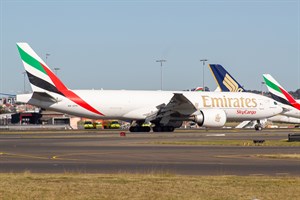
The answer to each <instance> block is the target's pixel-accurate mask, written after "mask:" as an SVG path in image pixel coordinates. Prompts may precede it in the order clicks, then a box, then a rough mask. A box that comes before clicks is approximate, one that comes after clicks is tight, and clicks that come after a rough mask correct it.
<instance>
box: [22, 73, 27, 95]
mask: <svg viewBox="0 0 300 200" xmlns="http://www.w3.org/2000/svg"><path fill="white" fill-rule="evenodd" d="M22 74H23V77H24V83H23V92H24V94H25V90H26V88H25V79H26V72H22Z"/></svg>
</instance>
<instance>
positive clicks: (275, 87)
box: [263, 74, 300, 110]
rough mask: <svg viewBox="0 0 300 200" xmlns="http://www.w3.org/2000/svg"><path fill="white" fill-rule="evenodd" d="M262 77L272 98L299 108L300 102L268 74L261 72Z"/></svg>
mask: <svg viewBox="0 0 300 200" xmlns="http://www.w3.org/2000/svg"><path fill="white" fill-rule="evenodd" d="M263 77H264V80H265V83H266V85H267V88H268V90H269V92H270V93H271V95H272V98H273V99H275V100H276V101H278V102H280V103H283V104H286V105H289V106H293V107H295V108H296V109H298V110H300V104H299V103H298V102H297V101H296V100H295V99H294V98H293V97H292V95H290V94H289V93H288V92H287V91H286V90H285V89H284V88H283V87H282V86H281V85H280V84H279V83H278V82H277V81H276V80H275V79H274V78H273V77H272V76H271V75H270V74H263Z"/></svg>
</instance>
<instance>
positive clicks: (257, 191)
mask: <svg viewBox="0 0 300 200" xmlns="http://www.w3.org/2000/svg"><path fill="white" fill-rule="evenodd" d="M0 180H1V181H0V199H4V200H5V199H16V200H18V199H22V200H23V199H25V200H26V199H46V200H47V199H72V200H73V199H131V200H140V199H162V200H164V199H190V200H193V199H209V200H214V199H225V200H226V199H228V200H235V199H237V200H238V199H243V200H244V199H255V198H257V199H264V200H268V199H270V200H271V199H299V196H300V177H268V176H177V175H172V174H145V175H142V174H116V175H104V174H31V173H29V172H27V173H24V174H0Z"/></svg>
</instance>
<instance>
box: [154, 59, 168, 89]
mask: <svg viewBox="0 0 300 200" xmlns="http://www.w3.org/2000/svg"><path fill="white" fill-rule="evenodd" d="M156 62H160V90H163V71H162V66H163V62H167V60H163V59H161V60H156Z"/></svg>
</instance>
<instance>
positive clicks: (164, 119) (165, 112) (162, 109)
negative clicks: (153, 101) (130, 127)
mask: <svg viewBox="0 0 300 200" xmlns="http://www.w3.org/2000/svg"><path fill="white" fill-rule="evenodd" d="M157 109H158V111H157V112H156V113H154V114H152V115H151V116H148V117H147V118H146V122H149V121H152V120H157V119H158V120H159V121H160V123H161V124H167V123H168V122H169V121H170V119H172V117H176V118H184V117H188V116H190V115H191V114H192V113H194V112H195V111H197V109H196V107H195V106H194V105H193V104H192V103H191V101H190V100H188V99H187V98H186V97H185V96H184V95H183V94H181V93H174V96H173V97H172V98H171V100H170V102H169V103H168V104H161V105H159V106H157Z"/></svg>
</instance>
